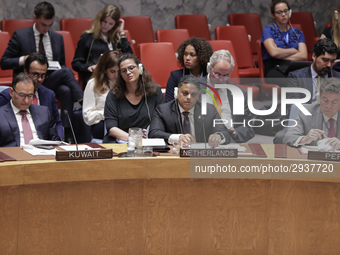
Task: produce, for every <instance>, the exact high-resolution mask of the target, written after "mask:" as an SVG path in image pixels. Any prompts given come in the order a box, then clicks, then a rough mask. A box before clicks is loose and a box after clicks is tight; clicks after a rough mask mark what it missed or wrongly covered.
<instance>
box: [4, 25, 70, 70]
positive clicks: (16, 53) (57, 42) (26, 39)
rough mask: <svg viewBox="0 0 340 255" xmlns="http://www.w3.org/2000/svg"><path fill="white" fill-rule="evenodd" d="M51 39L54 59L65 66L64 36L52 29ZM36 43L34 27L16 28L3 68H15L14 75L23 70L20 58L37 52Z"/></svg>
mask: <svg viewBox="0 0 340 255" xmlns="http://www.w3.org/2000/svg"><path fill="white" fill-rule="evenodd" d="M48 34H49V36H50V39H51V47H52V52H53V60H54V61H59V63H60V65H61V66H65V49H64V39H63V36H62V35H60V34H57V33H55V32H53V31H51V30H49V31H48ZM36 51H37V48H36V44H35V38H34V32H33V27H26V28H22V29H19V30H16V31H15V32H14V33H13V36H12V38H11V40H10V41H9V43H8V47H7V49H6V50H5V53H4V54H3V56H2V58H1V68H2V69H4V70H6V69H13V77H15V76H17V75H18V74H19V73H20V72H23V70H24V67H23V66H19V58H20V57H21V56H25V55H29V54H31V53H32V52H36Z"/></svg>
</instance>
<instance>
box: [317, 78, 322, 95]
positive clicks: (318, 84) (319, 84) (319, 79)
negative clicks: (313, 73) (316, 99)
mask: <svg viewBox="0 0 340 255" xmlns="http://www.w3.org/2000/svg"><path fill="white" fill-rule="evenodd" d="M321 78H322V76H321V75H318V82H317V83H316V87H317V88H318V93H319V94H320V86H321Z"/></svg>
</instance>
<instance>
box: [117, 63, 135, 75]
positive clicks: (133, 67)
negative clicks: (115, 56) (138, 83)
mask: <svg viewBox="0 0 340 255" xmlns="http://www.w3.org/2000/svg"><path fill="white" fill-rule="evenodd" d="M136 67H137V66H134V65H132V66H129V67H127V68H122V69H120V70H119V72H120V73H121V74H126V73H127V71H129V72H130V73H132V72H133V71H134V70H135V69H136Z"/></svg>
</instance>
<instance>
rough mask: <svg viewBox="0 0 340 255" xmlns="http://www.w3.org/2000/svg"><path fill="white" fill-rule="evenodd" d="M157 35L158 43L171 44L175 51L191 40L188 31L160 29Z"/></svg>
mask: <svg viewBox="0 0 340 255" xmlns="http://www.w3.org/2000/svg"><path fill="white" fill-rule="evenodd" d="M155 34H156V41H157V42H171V43H172V45H173V46H174V50H175V51H177V49H178V47H179V45H180V44H181V43H182V42H184V41H185V40H187V39H189V38H190V35H189V31H188V29H159V30H156V32H155Z"/></svg>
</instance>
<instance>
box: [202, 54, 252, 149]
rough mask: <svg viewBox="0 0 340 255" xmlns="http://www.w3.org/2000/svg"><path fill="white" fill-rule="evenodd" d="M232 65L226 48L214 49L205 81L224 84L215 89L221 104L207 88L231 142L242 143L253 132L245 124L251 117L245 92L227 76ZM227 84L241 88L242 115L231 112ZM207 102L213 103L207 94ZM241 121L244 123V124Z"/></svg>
mask: <svg viewBox="0 0 340 255" xmlns="http://www.w3.org/2000/svg"><path fill="white" fill-rule="evenodd" d="M234 66H235V61H234V58H233V56H232V55H231V54H230V52H229V51H228V50H218V51H215V52H214V53H213V54H212V56H211V57H210V61H209V63H208V66H207V71H208V76H207V83H208V85H210V86H212V87H215V85H216V84H224V85H225V88H219V89H215V90H216V91H217V92H218V95H219V97H220V98H221V101H222V105H221V104H220V102H219V100H218V99H217V96H216V94H215V93H214V92H213V91H211V90H210V89H209V88H208V89H207V90H208V91H209V92H211V93H212V95H214V96H215V98H216V99H215V101H216V109H217V111H218V113H219V115H220V116H221V119H223V120H224V123H225V125H226V127H227V128H228V130H229V131H230V133H231V137H232V142H237V143H244V142H247V141H248V140H250V139H251V138H253V137H254V135H255V133H254V130H253V128H252V127H250V126H249V125H247V122H248V120H250V119H251V113H250V111H249V109H248V105H247V103H246V102H247V100H246V99H247V94H246V92H245V91H244V90H243V89H242V88H241V87H239V86H237V85H235V84H233V83H231V82H230V81H229V76H230V75H231V73H232V71H233V69H234ZM228 86H236V87H237V88H238V89H240V90H242V93H243V95H244V98H245V100H244V102H245V104H244V115H234V114H233V100H234V98H233V96H232V94H231V91H230V90H228V89H227V88H228ZM207 102H208V103H211V104H214V102H213V99H212V98H211V97H210V96H207ZM232 123H235V124H232ZM241 123H245V125H243V124H241Z"/></svg>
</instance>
